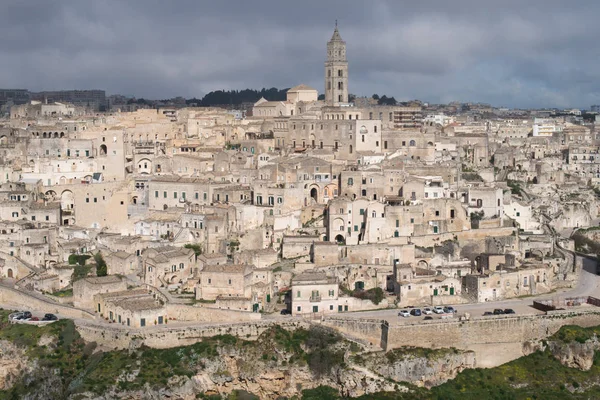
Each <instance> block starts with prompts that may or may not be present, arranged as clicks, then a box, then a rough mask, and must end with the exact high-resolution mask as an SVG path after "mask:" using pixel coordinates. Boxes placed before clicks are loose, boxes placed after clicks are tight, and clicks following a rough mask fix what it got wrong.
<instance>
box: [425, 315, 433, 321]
mask: <svg viewBox="0 0 600 400" xmlns="http://www.w3.org/2000/svg"><path fill="white" fill-rule="evenodd" d="M432 319H433V317H432V316H431V315H426V316H425V318H423V320H424V321H429V320H432Z"/></svg>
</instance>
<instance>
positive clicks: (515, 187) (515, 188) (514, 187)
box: [506, 180, 523, 196]
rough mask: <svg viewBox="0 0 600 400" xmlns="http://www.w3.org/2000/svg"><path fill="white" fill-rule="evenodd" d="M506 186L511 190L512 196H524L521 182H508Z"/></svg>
mask: <svg viewBox="0 0 600 400" xmlns="http://www.w3.org/2000/svg"><path fill="white" fill-rule="evenodd" d="M506 184H507V185H508V187H509V188H510V191H511V192H512V194H516V195H518V196H520V195H521V194H522V192H523V188H522V187H521V182H519V181H511V180H507V181H506Z"/></svg>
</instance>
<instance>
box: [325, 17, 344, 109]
mask: <svg viewBox="0 0 600 400" xmlns="http://www.w3.org/2000/svg"><path fill="white" fill-rule="evenodd" d="M325 102H326V103H327V105H329V106H339V105H340V104H342V103H348V61H347V60H346V42H344V41H343V40H342V37H341V36H340V32H339V31H338V27H337V21H335V29H334V31H333V36H331V40H330V41H329V42H327V61H325Z"/></svg>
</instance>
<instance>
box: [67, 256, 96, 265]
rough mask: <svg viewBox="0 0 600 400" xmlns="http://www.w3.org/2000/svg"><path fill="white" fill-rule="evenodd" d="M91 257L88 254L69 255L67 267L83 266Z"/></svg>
mask: <svg viewBox="0 0 600 400" xmlns="http://www.w3.org/2000/svg"><path fill="white" fill-rule="evenodd" d="M91 257H92V256H90V255H88V254H71V255H70V256H69V265H75V264H78V265H85V262H86V260H87V259H89V258H91Z"/></svg>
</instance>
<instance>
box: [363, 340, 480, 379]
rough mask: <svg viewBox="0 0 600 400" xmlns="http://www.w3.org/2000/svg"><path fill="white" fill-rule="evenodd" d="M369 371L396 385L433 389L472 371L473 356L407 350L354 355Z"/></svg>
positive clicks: (455, 351)
mask: <svg viewBox="0 0 600 400" xmlns="http://www.w3.org/2000/svg"><path fill="white" fill-rule="evenodd" d="M361 358H362V359H364V364H365V366H366V367H367V368H369V369H370V370H371V371H373V372H375V373H377V374H378V375H380V376H383V377H385V378H387V379H391V380H393V381H396V382H410V383H412V384H415V385H417V386H425V387H428V388H429V387H432V386H437V385H440V384H442V383H444V382H446V381H448V380H450V379H454V378H455V377H456V375H457V374H458V373H459V372H462V371H463V370H465V369H467V368H475V364H476V363H475V353H474V352H472V351H462V350H457V349H437V350H430V349H423V348H415V347H406V348H401V349H394V350H391V351H389V352H387V353H386V354H368V355H365V356H364V357H361V356H357V357H356V359H357V361H361Z"/></svg>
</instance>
